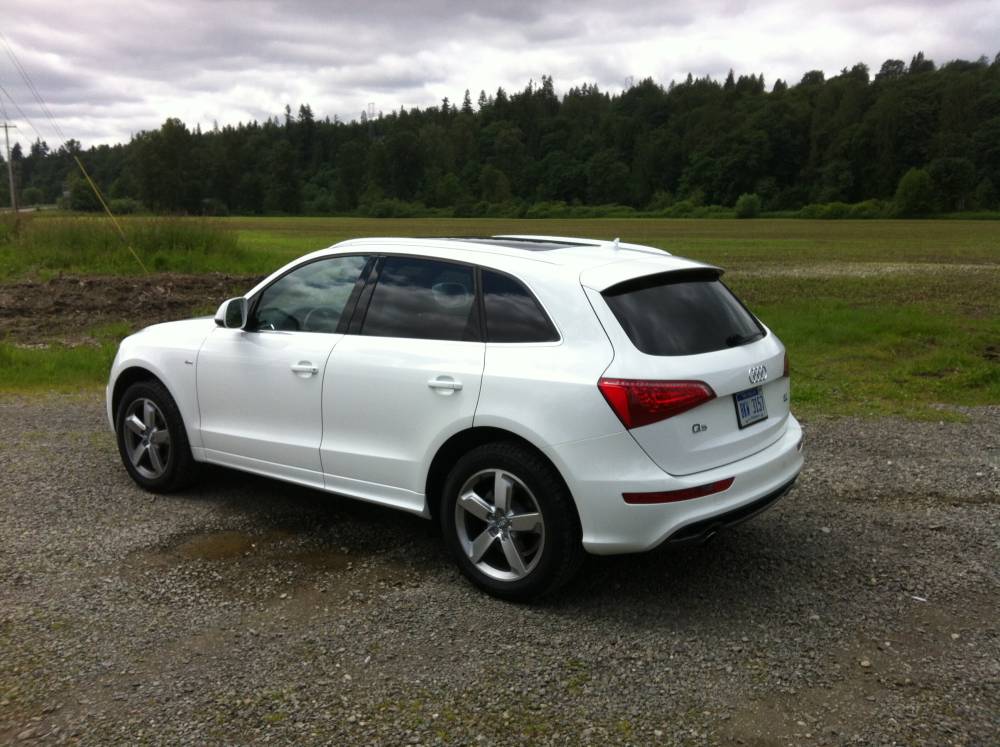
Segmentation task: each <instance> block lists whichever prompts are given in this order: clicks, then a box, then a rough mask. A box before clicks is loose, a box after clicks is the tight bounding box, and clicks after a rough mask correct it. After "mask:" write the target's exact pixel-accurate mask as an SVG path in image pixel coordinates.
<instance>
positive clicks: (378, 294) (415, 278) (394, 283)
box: [361, 257, 480, 340]
mask: <svg viewBox="0 0 1000 747" xmlns="http://www.w3.org/2000/svg"><path fill="white" fill-rule="evenodd" d="M477 306H478V305H477V304H476V282H475V271H474V270H473V268H472V267H470V266H468V265H460V264H453V263H451V262H439V261H436V260H431V259H420V258H415V257H386V258H385V260H384V263H383V265H382V269H381V271H380V272H379V276H378V281H377V283H376V285H375V290H374V291H373V292H372V298H371V303H370V304H369V306H368V313H367V314H366V315H365V320H364V324H363V325H362V328H361V334H363V335H370V336H374V337H417V338H422V339H426V340H479V339H480V333H479V316H478V314H477V311H476V309H477Z"/></svg>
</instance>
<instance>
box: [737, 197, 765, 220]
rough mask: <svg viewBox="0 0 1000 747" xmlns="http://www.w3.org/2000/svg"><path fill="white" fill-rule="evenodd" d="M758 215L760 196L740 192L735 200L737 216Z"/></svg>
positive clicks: (752, 216)
mask: <svg viewBox="0 0 1000 747" xmlns="http://www.w3.org/2000/svg"><path fill="white" fill-rule="evenodd" d="M758 215H760V196H759V195H757V194H755V193H750V194H741V195H740V196H739V199H737V200H736V217H737V218H756V217H757V216H758Z"/></svg>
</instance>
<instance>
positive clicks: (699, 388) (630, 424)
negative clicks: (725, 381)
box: [597, 379, 715, 430]
mask: <svg viewBox="0 0 1000 747" xmlns="http://www.w3.org/2000/svg"><path fill="white" fill-rule="evenodd" d="M597 388H598V389H600V390H601V394H603V395H604V399H606V400H607V401H608V404H609V405H611V409H612V410H614V411H615V415H617V416H618V419H619V420H621V421H622V425H624V426H625V427H626V428H628V429H630V430H631V429H632V428H639V427H641V426H643V425H649V424H650V423H656V422H658V421H660V420H666V419H667V418H672V417H673V416H674V415H680V414H681V413H682V412H687V411H688V410H690V409H691V408H693V407H697V406H698V405H700V404H703V403H705V402H708V401H709V400H711V399H715V392H713V391H712V387H710V386H709V385H708V384H706V383H705V382H703V381H636V380H635V379H601V380H600V381H598V382H597Z"/></svg>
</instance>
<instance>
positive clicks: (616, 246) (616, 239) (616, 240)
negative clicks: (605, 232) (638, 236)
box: [611, 236, 618, 252]
mask: <svg viewBox="0 0 1000 747" xmlns="http://www.w3.org/2000/svg"><path fill="white" fill-rule="evenodd" d="M611 248H612V249H614V250H615V251H616V252H617V251H618V237H617V236H615V240H614V241H612V242H611Z"/></svg>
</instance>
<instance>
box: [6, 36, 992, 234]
mask: <svg viewBox="0 0 1000 747" xmlns="http://www.w3.org/2000/svg"><path fill="white" fill-rule="evenodd" d="M74 154H79V155H80V157H81V158H82V159H83V161H84V162H85V163H86V164H87V167H88V169H89V170H90V171H91V173H92V174H93V176H94V178H95V179H96V181H97V182H98V184H100V185H102V187H103V189H104V191H105V192H106V193H107V195H108V196H109V197H110V198H111V199H112V200H113V202H114V205H115V207H117V208H118V209H119V210H120V211H123V212H129V211H136V210H149V211H153V212H162V213H182V214H208V215H220V214H229V213H232V214H259V213H276V214H291V215H296V214H311V215H321V214H347V213H355V214H358V213H360V214H365V215H374V216H391V215H418V214H422V213H427V214H442V215H444V214H449V215H457V216H466V215H467V216H474V215H530V216H539V217H543V216H545V215H559V214H577V215H586V214H597V213H604V214H622V215H624V214H629V213H630V212H633V211H642V212H644V213H650V214H660V215H697V214H711V212H712V210H713V208H712V207H710V206H724V207H725V208H727V209H729V212H730V213H731V212H732V208H733V207H734V206H735V210H736V212H737V213H738V214H740V215H743V216H747V217H749V216H752V215H755V214H757V213H758V212H760V211H762V210H763V211H796V210H798V211H800V214H803V215H810V214H812V215H816V216H819V217H840V216H841V215H856V216H859V217H865V216H870V217H874V216H882V215H921V214H930V213H937V212H955V211H964V210H983V211H987V210H996V209H997V208H998V188H1000V54H998V55H997V56H996V57H995V58H994V59H993V60H992V61H990V60H989V59H987V58H985V57H983V58H980V59H979V60H976V61H971V62H970V61H963V60H955V61H952V62H949V63H947V64H944V65H941V66H936V65H935V64H934V62H932V61H931V60H929V59H926V58H925V57H924V56H923V54H917V55H915V56H914V57H913V58H912V59H911V61H910V62H909V64H907V63H905V62H904V61H902V60H887V61H886V62H885V63H884V64H883V65H882V66H881V68H880V69H879V70H878V72H877V73H875V74H874V75H872V74H871V73H870V71H869V69H868V67H867V66H866V65H864V64H857V65H854V66H853V67H851V68H850V69H847V68H845V69H844V70H843V71H841V73H840V74H839V75H837V76H835V77H831V78H826V77H825V76H824V74H823V73H822V72H820V71H811V72H807V73H806V74H805V75H803V76H802V78H801V80H799V81H798V82H797V83H795V84H791V85H790V84H788V83H786V82H785V81H782V80H778V81H776V82H775V83H774V85H773V86H772V87H771V89H770V90H767V87H766V85H765V80H764V77H763V75H757V74H751V75H739V76H735V75H734V74H733V73H732V72H730V74H729V75H728V77H727V78H726V79H725V80H724V81H718V80H713V79H711V78H708V77H705V78H694V77H692V76H690V75H689V76H688V78H687V80H685V81H684V82H681V83H671V84H670V85H669V86H666V87H664V86H662V85H659V84H658V83H656V82H655V81H653V80H651V79H646V80H643V81H640V82H639V83H637V84H635V85H632V86H630V87H629V88H628V89H627V90H625V91H623V92H621V93H616V94H609V93H607V92H604V91H601V90H599V89H598V87H597V86H596V85H583V86H580V87H576V88H571V89H570V90H569V91H567V92H566V93H565V95H563V96H562V97H561V98H560V97H559V96H558V95H557V94H556V92H555V88H554V84H553V81H552V79H551V77H547V76H543V77H542V79H541V82H540V83H529V84H528V85H527V87H526V88H525V89H524V90H522V91H518V92H513V93H508V92H506V91H504V90H503V89H502V88H501V89H498V90H497V91H496V92H495V93H493V94H492V95H489V94H487V93H485V92H483V93H480V94H479V96H478V98H477V99H475V100H473V98H472V96H470V94H469V92H468V91H467V92H466V93H465V96H464V98H463V99H462V100H461V101H460V102H458V103H453V102H451V101H449V100H447V99H445V100H444V101H442V102H441V104H440V105H439V106H434V107H429V108H425V109H409V110H405V109H401V110H399V111H393V112H389V113H385V114H383V113H379V114H378V115H376V116H371V117H369V116H368V115H367V113H362V115H361V117H360V118H359V119H357V120H355V121H351V122H343V121H338V120H337V119H336V118H335V119H333V120H331V119H329V118H326V119H318V118H317V117H316V116H315V115H314V113H313V111H312V109H311V108H310V106H309V105H308V104H302V105H301V106H299V107H298V110H297V111H295V110H293V109H292V108H291V107H286V109H285V113H284V116H283V117H273V118H271V119H268V120H267V121H264V122H256V121H254V122H249V123H240V124H237V125H226V126H223V127H214V128H213V129H211V130H208V131H203V130H201V129H199V128H196V129H194V130H190V129H188V128H187V127H186V126H185V124H184V123H182V122H181V121H179V120H177V119H168V120H167V121H166V122H164V123H163V125H162V126H161V127H160V128H159V129H157V130H154V131H149V132H142V133H140V134H138V135H136V136H134V137H133V138H132V139H131V141H130V142H128V143H124V144H119V145H111V146H108V145H101V146H96V147H92V148H88V149H86V150H81V147H80V143H78V142H76V141H74V140H70V141H68V142H66V143H64V144H63V145H61V146H59V147H57V148H55V149H51V148H50V147H49V145H48V144H47V143H45V142H43V141H36V142H35V143H34V144H33V145H32V146H31V148H30V150H29V152H28V153H23V152H22V151H21V150H20V148H17V149H15V151H14V152H13V154H12V160H13V162H14V166H15V170H16V178H17V184H18V190H19V194H20V198H21V199H20V202H21V203H22V204H31V203H39V204H41V203H59V204H62V205H63V206H65V207H69V208H72V209H77V210H92V209H97V208H98V205H97V203H96V200H95V198H94V197H93V195H92V194H91V192H90V190H89V189H88V187H87V185H86V184H85V182H83V180H82V179H81V177H80V176H79V174H78V173H77V170H76V167H75V165H74V163H73V160H72V156H73V155H74ZM7 199H8V195H7V185H6V180H4V183H3V186H2V187H0V200H3V201H4V202H6V200H7ZM594 206H599V207H594ZM588 211H589V212H588Z"/></svg>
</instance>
